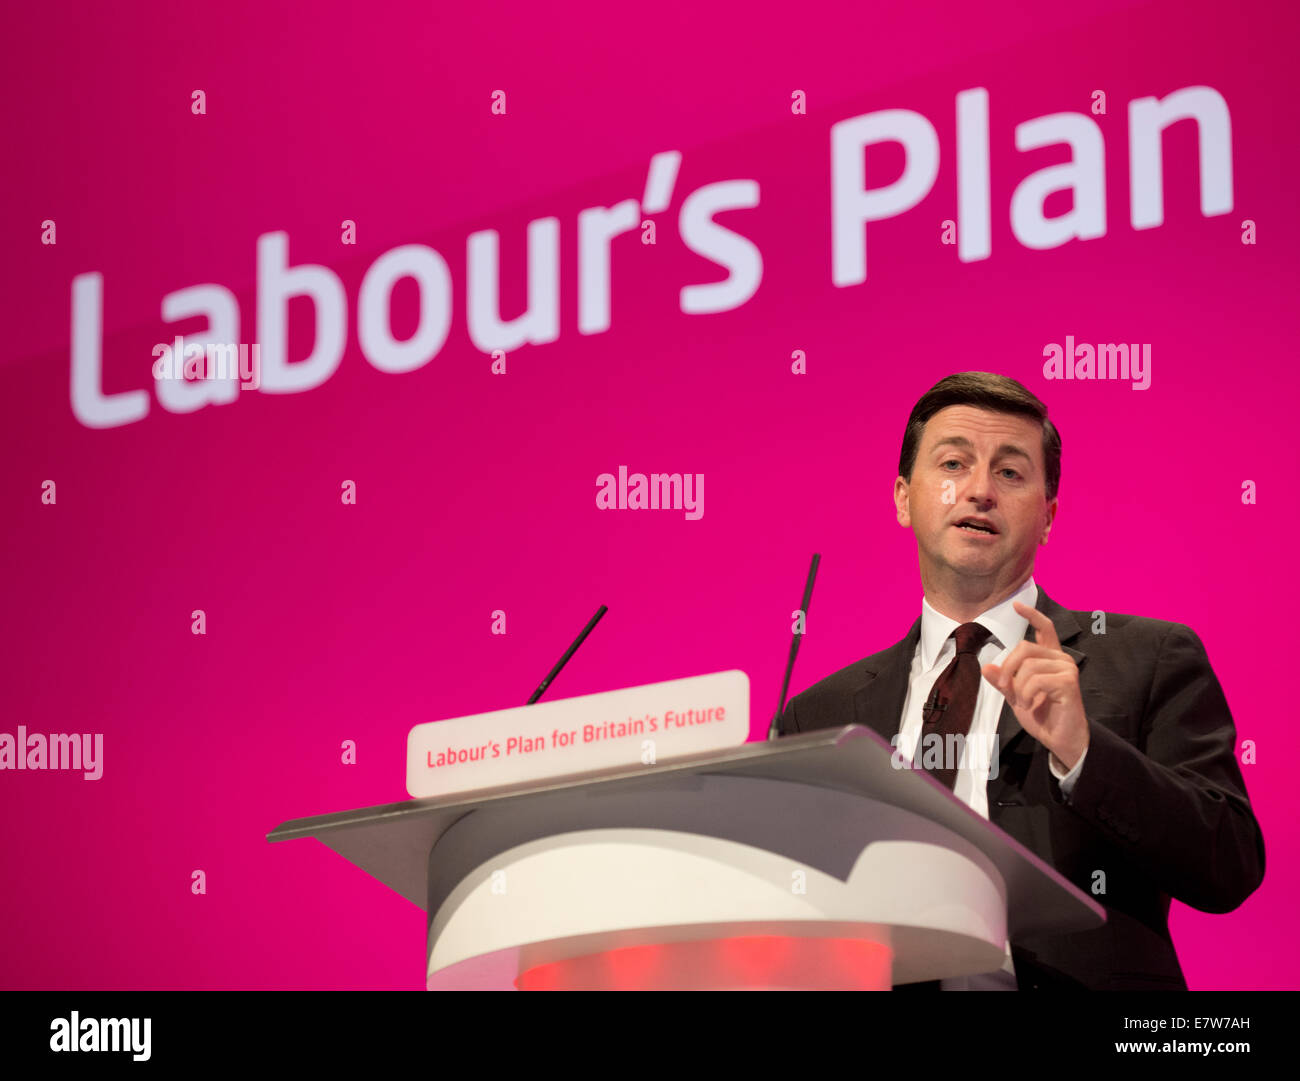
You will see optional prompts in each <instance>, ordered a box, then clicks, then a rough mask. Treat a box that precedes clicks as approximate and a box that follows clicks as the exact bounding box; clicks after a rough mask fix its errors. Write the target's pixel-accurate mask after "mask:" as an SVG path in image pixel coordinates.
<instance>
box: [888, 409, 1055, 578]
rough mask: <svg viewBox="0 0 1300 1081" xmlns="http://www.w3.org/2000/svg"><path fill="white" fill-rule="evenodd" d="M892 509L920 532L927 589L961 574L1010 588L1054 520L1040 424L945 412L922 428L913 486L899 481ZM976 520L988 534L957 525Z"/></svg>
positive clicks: (976, 412)
mask: <svg viewBox="0 0 1300 1081" xmlns="http://www.w3.org/2000/svg"><path fill="white" fill-rule="evenodd" d="M894 504H895V506H896V508H897V510H898V521H899V523H900V524H902V525H904V526H907V527H909V528H911V529H912V531H913V532H914V533H915V534H916V543H917V550H918V554H919V557H920V564H921V578H922V582H923V583H925V584H927V585H929V584H930V583H931V582H934V583H935V584H939V583H942V582H943V581H945V580H949V581H951V579H952V578H953V577H954V576H956V577H959V578H963V579H980V580H982V581H983V584H984V585H986V586H987V588H988V590H989V592H990V593H995V592H1001V591H1002V590H1004V589H1007V590H1009V589H1010V588H1011V587H1012V586H1015V585H1017V584H1018V583H1019V582H1020V581H1021V580H1022V579H1023V578H1025V577H1028V574H1029V573H1030V572H1031V571H1032V569H1033V566H1034V555H1035V552H1036V550H1037V548H1038V546H1039V545H1040V544H1046V543H1047V536H1048V534H1049V533H1050V532H1051V528H1052V519H1053V518H1055V517H1056V507H1057V500H1055V499H1053V500H1052V501H1051V502H1050V503H1049V502H1048V501H1047V479H1046V470H1045V468H1044V463H1043V429H1042V426H1041V425H1040V424H1039V423H1038V422H1037V421H1035V420H1032V419H1031V418H1029V417H1022V416H1017V415H1015V414H1012V413H995V412H992V411H990V410H987V409H978V408H976V407H975V406H969V405H950V406H948V407H947V408H946V409H941V410H940V411H939V412H938V413H936V414H935V415H934V416H932V417H931V418H930V419H929V421H928V422H927V423H926V425H925V432H924V434H923V435H922V438H921V446H920V448H919V450H918V452H917V455H916V464H915V466H914V467H913V469H912V479H911V482H910V483H909V482H908V481H907V480H905V479H904V478H903V477H899V478H898V479H897V480H896V481H895V482H894ZM972 518H973V519H976V520H977V521H978V522H979V524H980V525H982V526H983V527H984V528H985V529H986V530H991V532H984V531H979V530H976V529H967V528H963V527H961V526H959V525H958V524H957V523H958V522H962V521H965V520H968V519H972Z"/></svg>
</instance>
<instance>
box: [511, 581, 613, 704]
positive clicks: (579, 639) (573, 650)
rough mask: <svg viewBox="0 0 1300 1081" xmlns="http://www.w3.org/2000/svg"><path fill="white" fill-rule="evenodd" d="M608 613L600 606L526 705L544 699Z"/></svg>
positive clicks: (606, 609)
mask: <svg viewBox="0 0 1300 1081" xmlns="http://www.w3.org/2000/svg"><path fill="white" fill-rule="evenodd" d="M608 611H609V609H608V608H606V607H605V606H604V605H603V604H602V605H601V606H600V608H598V609H597V611H596V614H595V615H594V616H592V617H591V619H590V620H589V621H588V622H587V625H586V626H585V627H583V628H582V633H581V634H580V635H578V637H577V638H575V639H574V640H573V645H571V646H570V647H569V648H568V649H566V650H565V651H564V656H563V657H561V658H560V659H559V660H558V661H556V662H555V667H554V668H552V669H551V670H550V671H549V672H548V673H547V674H546V678H545V679H544V680H542V682H541V683H539V684H538V685H537V690H535V691H533V696H532V698H530V699H528V701H527V703H525V704H526V705H529V706H531V705H532V704H533V703H534V702H536V701H537V700H538V699H539V698H541V697H542V695H543V694H544V693H545V692H546V688H547V687H549V686H550V685H551V680H553V679H554V678H555V677H556V676H558V675H559V674H560V669H561V668H563V667H564V666H565V665H566V664H568V663H569V658H570V657H572V656H573V655H574V654H575V653H576V652H577V651H578V647H579V646H580V645H582V643H583V642H585V641H586V640H587V635H589V634H590V633H591V629H592V628H593V627H594V626H595V625H596V624H597V623H599V622H600V617H601V616H603V615H604V614H605V613H606V612H608Z"/></svg>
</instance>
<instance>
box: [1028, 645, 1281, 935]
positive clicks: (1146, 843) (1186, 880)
mask: <svg viewBox="0 0 1300 1081" xmlns="http://www.w3.org/2000/svg"><path fill="white" fill-rule="evenodd" d="M1088 736H1089V743H1088V752H1087V761H1086V762H1085V763H1084V766H1083V768H1082V770H1080V772H1079V776H1078V778H1077V780H1076V781H1075V784H1074V788H1073V790H1072V791H1071V793H1070V796H1069V798H1068V799H1067V800H1066V801H1065V804H1066V806H1068V807H1069V808H1071V809H1072V810H1073V811H1074V813H1076V814H1078V815H1079V816H1081V817H1082V818H1084V819H1086V820H1087V821H1088V822H1089V823H1090V824H1091V825H1092V826H1093V827H1094V828H1096V829H1098V830H1101V831H1104V832H1105V833H1106V834H1107V835H1108V837H1109V838H1111V839H1112V841H1113V842H1114V843H1115V844H1116V845H1118V846H1119V847H1121V848H1122V849H1123V850H1124V851H1125V852H1126V854H1127V855H1128V856H1129V857H1130V858H1131V859H1132V860H1133V861H1134V862H1136V863H1138V864H1139V865H1141V866H1144V867H1146V868H1148V869H1149V872H1150V876H1151V878H1152V880H1153V881H1155V882H1157V883H1158V884H1160V885H1161V886H1162V888H1163V889H1164V890H1165V892H1167V893H1168V894H1169V895H1170V896H1172V897H1176V898H1177V899H1178V900H1180V901H1182V902H1184V903H1185V904H1188V905H1191V906H1192V907H1193V908H1197V909H1200V910H1201V911H1203V912H1229V911H1231V910H1232V909H1234V908H1236V907H1237V906H1238V905H1240V904H1241V903H1242V901H1244V900H1245V899H1246V898H1247V897H1248V896H1249V895H1250V894H1251V893H1252V892H1254V890H1255V888H1256V887H1257V886H1258V885H1259V884H1260V882H1261V881H1262V880H1263V877H1264V838H1263V834H1262V832H1261V831H1260V828H1259V823H1258V822H1257V821H1256V819H1255V815H1254V813H1253V812H1252V811H1251V808H1250V801H1249V799H1248V798H1247V795H1246V786H1245V782H1244V781H1243V780H1242V776H1241V770H1240V768H1239V767H1238V765H1237V759H1236V754H1235V750H1236V739H1237V735H1236V728H1235V727H1234V725H1233V721H1232V714H1231V713H1230V711H1229V709H1228V702H1227V699H1226V698H1225V697H1224V694H1223V689H1222V687H1221V686H1220V685H1219V681H1218V678H1217V677H1216V676H1215V674H1214V670H1213V669H1212V668H1211V667H1210V662H1209V658H1208V657H1207V656H1206V653H1205V647H1204V646H1203V645H1202V644H1201V640H1200V639H1199V638H1198V637H1197V635H1196V633H1195V632H1194V631H1193V630H1192V629H1191V628H1190V627H1186V626H1184V625H1182V624H1174V625H1173V627H1172V628H1171V629H1170V631H1169V632H1168V633H1167V634H1166V635H1165V636H1164V638H1163V639H1162V641H1161V643H1160V646H1159V648H1158V653H1157V657H1156V664H1155V670H1154V674H1153V677H1152V681H1151V689H1150V693H1149V695H1148V697H1147V701H1146V704H1145V707H1144V710H1143V714H1142V726H1141V730H1140V733H1139V741H1138V745H1137V746H1134V744H1133V743H1130V742H1129V741H1128V740H1126V739H1125V738H1124V737H1123V736H1121V735H1119V734H1118V733H1116V732H1114V731H1112V730H1111V729H1109V728H1107V727H1105V726H1104V725H1100V724H1096V723H1094V722H1093V721H1091V720H1090V721H1089V722H1088ZM1144 752H1145V753H1144ZM1053 793H1054V795H1055V796H1056V798H1058V799H1059V798H1061V797H1060V794H1059V786H1058V785H1057V784H1056V783H1055V781H1053Z"/></svg>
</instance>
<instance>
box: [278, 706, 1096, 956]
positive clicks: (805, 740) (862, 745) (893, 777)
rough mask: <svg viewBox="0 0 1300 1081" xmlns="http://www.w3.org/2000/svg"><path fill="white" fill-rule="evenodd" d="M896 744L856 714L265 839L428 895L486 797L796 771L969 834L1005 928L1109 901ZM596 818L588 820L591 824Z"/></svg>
mask: <svg viewBox="0 0 1300 1081" xmlns="http://www.w3.org/2000/svg"><path fill="white" fill-rule="evenodd" d="M892 754H893V748H892V747H891V746H890V745H889V744H888V743H887V742H886V741H885V740H884V739H882V738H881V737H880V736H879V735H878V734H877V733H875V732H873V731H872V730H871V729H869V728H865V727H863V726H860V725H847V726H845V727H843V728H827V729H820V730H818V731H815V732H805V733H800V734H797V735H793V736H787V737H784V738H782V739H780V740H776V741H774V742H767V741H760V742H751V743H745V744H742V745H741V746H739V747H734V748H730V749H728V750H725V751H710V752H708V753H705V754H699V755H691V756H687V757H682V758H677V759H672V760H669V761H664V762H661V763H659V764H657V765H653V766H639V765H638V766H634V767H628V768H624V769H620V770H617V771H610V772H606V773H601V774H595V775H593V774H585V775H580V776H570V777H558V778H553V779H550V780H547V781H544V782H540V783H539V782H528V783H526V784H520V785H511V786H505V787H501V788H494V789H489V790H484V791H479V792H473V793H461V794H458V795H453V796H445V797H435V798H431V799H415V800H405V801H403V802H400V803H387V804H381V805H378V806H375V807H363V808H360V809H357V810H354V811H342V812H338V813H335V814H326V815H316V816H313V817H310V818H298V819H293V820H291V821H288V822H284V823H281V824H280V825H279V826H277V827H276V828H275V829H274V830H272V831H271V832H270V833H269V834H267V840H268V841H288V840H293V839H296V838H301V837H315V838H316V839H317V840H319V841H320V842H321V843H322V844H325V845H326V846H328V847H329V848H331V849H333V850H334V851H335V852H337V853H338V854H339V855H341V856H342V857H343V858H344V859H346V860H348V861H349V862H351V863H354V864H356V866H358V867H360V868H361V869H362V870H363V871H365V872H366V873H368V874H370V875H371V876H373V877H374V878H377V879H378V880H379V881H380V882H382V883H384V885H386V886H388V887H390V888H391V889H393V890H395V891H396V892H398V893H400V894H401V895H402V896H403V897H405V898H406V899H407V900H409V901H411V902H412V903H413V904H416V905H418V906H419V907H420V908H426V905H427V897H426V890H427V881H428V860H429V852H430V850H431V849H432V848H433V846H434V844H435V843H436V842H437V841H438V839H439V838H440V837H441V836H442V835H443V833H444V832H446V831H447V830H448V829H449V828H450V827H451V825H452V824H453V823H454V822H456V821H457V820H458V819H460V818H462V817H463V816H464V815H467V814H470V813H472V812H473V811H476V810H479V809H487V808H498V809H503V810H516V809H517V810H518V812H519V813H520V814H529V813H531V812H533V811H540V810H541V807H542V805H543V804H545V803H546V802H548V801H554V800H556V799H562V798H564V796H565V794H568V795H570V796H575V797H583V796H596V795H603V794H606V793H615V792H619V793H622V792H631V791H635V790H637V789H641V790H644V791H646V792H648V793H650V794H653V791H654V789H655V788H656V787H657V786H659V787H662V786H665V781H666V779H668V778H676V779H678V780H679V781H680V780H681V779H686V778H689V777H691V776H692V775H724V776H730V777H752V778H764V779H770V780H779V781H791V782H798V783H803V784H807V785H812V786H815V787H822V788H831V789H836V790H839V791H844V792H851V793H854V794H856V795H860V796H863V797H865V798H868V799H875V800H878V801H880V802H882V803H887V804H890V805H892V806H896V807H899V808H902V809H903V810H907V811H911V812H913V813H915V814H918V815H920V816H922V817H924V818H927V819H929V820H930V821H932V822H935V823H937V824H938V825H940V826H943V827H944V828H946V829H948V830H950V831H951V832H952V833H954V834H956V835H957V836H959V837H962V838H964V839H965V840H967V841H969V842H970V843H971V844H972V845H974V846H975V847H976V848H978V849H979V850H980V851H981V852H983V853H984V855H986V856H987V857H988V858H989V860H991V861H992V863H993V864H994V865H995V866H996V867H997V869H998V871H999V872H1000V873H1001V875H1002V878H1003V880H1004V882H1005V883H1006V888H1007V930H1008V933H1009V934H1010V935H1011V936H1013V937H1019V936H1023V935H1026V934H1033V933H1035V932H1039V931H1054V932H1064V931H1071V930H1088V929H1091V928H1094V927H1099V926H1101V925H1102V924H1103V923H1104V922H1105V919H1106V915H1105V909H1103V908H1102V907H1101V906H1100V905H1099V904H1097V903H1096V902H1095V901H1093V900H1092V899H1091V898H1090V897H1088V896H1087V894H1085V893H1084V892H1083V891H1082V890H1080V889H1078V888H1077V887H1075V886H1074V885H1073V884H1071V883H1070V882H1069V881H1067V880H1066V879H1065V878H1064V877H1063V876H1062V875H1060V874H1059V873H1058V872H1057V871H1056V870H1055V869H1054V868H1052V867H1051V866H1050V865H1048V864H1047V863H1045V862H1044V861H1043V860H1042V859H1040V858H1039V857H1038V856H1036V855H1035V854H1034V853H1033V852H1030V851H1029V850H1028V849H1027V848H1025V847H1024V846H1023V845H1021V844H1020V843H1019V842H1018V841H1016V840H1015V839H1014V838H1012V837H1010V836H1009V835H1008V834H1007V833H1005V832H1004V831H1003V830H1001V829H1000V828H998V827H997V826H995V825H993V824H992V823H991V822H989V821H988V820H987V819H985V818H984V817H983V816H982V815H980V814H979V813H978V812H976V811H974V810H972V809H971V808H970V807H968V806H967V805H966V804H965V803H963V802H962V801H961V800H959V799H957V797H956V796H954V795H953V794H952V793H951V792H950V791H949V790H948V789H946V788H944V787H943V786H942V785H941V784H939V782H938V781H936V780H935V779H934V778H932V777H931V776H929V775H928V774H926V773H924V772H922V771H919V770H911V769H901V770H900V769H896V768H894V766H893V764H892V762H891V758H892ZM597 825H598V823H597V822H596V821H595V820H593V828H596V826H597Z"/></svg>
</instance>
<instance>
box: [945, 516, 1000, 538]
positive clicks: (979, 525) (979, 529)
mask: <svg viewBox="0 0 1300 1081" xmlns="http://www.w3.org/2000/svg"><path fill="white" fill-rule="evenodd" d="M955 524H956V526H957V528H958V529H964V530H965V531H966V532H967V533H987V534H990V535H996V533H997V530H996V529H994V528H993V525H992V523H990V522H987V521H985V520H984V519H983V518H963V519H961V521H959V522H957V523H955Z"/></svg>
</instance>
